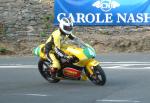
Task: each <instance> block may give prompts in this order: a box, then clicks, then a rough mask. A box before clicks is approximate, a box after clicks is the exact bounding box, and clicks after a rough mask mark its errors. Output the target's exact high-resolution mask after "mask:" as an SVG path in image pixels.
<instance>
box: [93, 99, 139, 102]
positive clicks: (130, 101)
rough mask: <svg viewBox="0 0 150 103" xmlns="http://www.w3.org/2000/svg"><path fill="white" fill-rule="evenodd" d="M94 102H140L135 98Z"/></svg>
mask: <svg viewBox="0 0 150 103" xmlns="http://www.w3.org/2000/svg"><path fill="white" fill-rule="evenodd" d="M96 102H114V103H121V102H126V103H140V102H141V101H136V100H105V99H103V100H96Z"/></svg>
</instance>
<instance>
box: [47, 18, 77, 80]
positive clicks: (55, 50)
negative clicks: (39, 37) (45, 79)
mask: <svg viewBox="0 0 150 103" xmlns="http://www.w3.org/2000/svg"><path fill="white" fill-rule="evenodd" d="M72 31H73V22H72V21H71V19H70V18H62V19H61V20H60V22H59V28H58V29H57V30H55V31H54V32H53V33H52V34H51V35H50V36H49V38H48V39H47V41H46V44H45V53H46V57H47V59H48V60H49V61H50V63H51V66H50V69H49V70H50V73H51V77H52V78H53V79H55V78H56V73H57V71H58V70H59V69H60V68H61V66H60V63H59V60H58V59H57V57H56V54H57V55H59V57H60V58H65V59H71V57H70V56H67V55H66V54H65V53H64V52H63V51H62V50H61V46H62V41H65V40H66V39H68V38H69V39H71V40H73V39H75V38H76V37H75V36H74V35H73V34H72Z"/></svg>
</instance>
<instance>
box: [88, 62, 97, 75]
mask: <svg viewBox="0 0 150 103" xmlns="http://www.w3.org/2000/svg"><path fill="white" fill-rule="evenodd" d="M97 65H99V62H98V61H96V60H95V59H90V60H89V61H88V62H87V65H86V69H87V70H88V71H89V73H90V74H93V71H92V68H93V66H97Z"/></svg>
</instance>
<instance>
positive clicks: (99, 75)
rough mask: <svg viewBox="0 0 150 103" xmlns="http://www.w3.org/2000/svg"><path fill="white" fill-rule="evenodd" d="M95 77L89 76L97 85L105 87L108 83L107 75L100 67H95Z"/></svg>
mask: <svg viewBox="0 0 150 103" xmlns="http://www.w3.org/2000/svg"><path fill="white" fill-rule="evenodd" d="M93 73H94V74H93V75H92V76H91V75H90V74H89V73H88V74H87V76H88V78H89V80H91V81H92V82H93V83H94V84H96V85H101V86H103V85H104V84H105V83H106V75H105V72H104V71H103V69H102V68H101V66H100V65H97V66H95V67H93Z"/></svg>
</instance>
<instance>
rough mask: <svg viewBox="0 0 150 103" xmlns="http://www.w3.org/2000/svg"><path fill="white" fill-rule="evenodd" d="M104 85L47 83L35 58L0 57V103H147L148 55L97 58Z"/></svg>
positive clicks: (149, 83)
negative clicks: (39, 70) (102, 70)
mask: <svg viewBox="0 0 150 103" xmlns="http://www.w3.org/2000/svg"><path fill="white" fill-rule="evenodd" d="M97 59H98V60H100V61H101V66H102V67H103V69H104V71H105V73H106V76H107V82H106V84H105V85H104V86H96V85H94V84H92V83H91V82H90V81H69V80H63V81H60V82H59V83H55V84H52V83H48V82H47V81H45V80H44V79H43V78H42V77H41V75H40V74H39V72H38V69H37V62H38V58H37V57H0V103H150V54H146V53H145V54H106V55H99V56H97Z"/></svg>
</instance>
